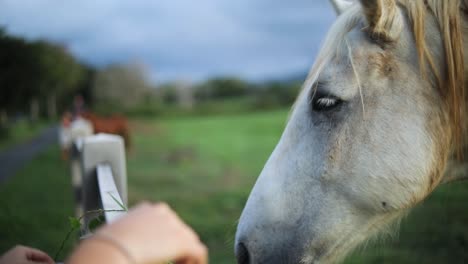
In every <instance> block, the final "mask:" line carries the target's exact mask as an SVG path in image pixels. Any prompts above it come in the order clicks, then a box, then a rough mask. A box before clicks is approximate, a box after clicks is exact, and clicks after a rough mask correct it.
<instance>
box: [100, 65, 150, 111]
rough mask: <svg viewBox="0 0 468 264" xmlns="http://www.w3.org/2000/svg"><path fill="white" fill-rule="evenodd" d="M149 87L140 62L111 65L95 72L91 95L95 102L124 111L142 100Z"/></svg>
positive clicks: (146, 94) (148, 91)
mask: <svg viewBox="0 0 468 264" xmlns="http://www.w3.org/2000/svg"><path fill="white" fill-rule="evenodd" d="M150 89H151V86H150V85H149V83H148V81H147V79H146V71H145V68H144V67H143V66H142V65H141V64H136V63H133V64H127V65H111V66H109V67H107V68H105V69H103V70H101V71H99V72H97V74H96V78H95V81H94V84H93V97H94V100H95V103H97V104H101V105H106V106H108V107H111V108H116V109H117V108H119V109H120V110H124V111H125V110H129V109H131V108H132V107H136V106H137V105H138V104H141V103H142V102H144V101H145V98H146V97H147V96H149V94H151V92H150Z"/></svg>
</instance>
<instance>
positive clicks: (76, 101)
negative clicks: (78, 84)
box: [72, 94, 86, 119]
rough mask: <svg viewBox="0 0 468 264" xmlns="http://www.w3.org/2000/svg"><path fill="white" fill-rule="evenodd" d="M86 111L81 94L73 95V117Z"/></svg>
mask: <svg viewBox="0 0 468 264" xmlns="http://www.w3.org/2000/svg"><path fill="white" fill-rule="evenodd" d="M85 111H86V105H85V101H84V98H83V96H81V95H80V94H78V95H75V97H74V98H73V106H72V114H73V119H75V118H77V117H79V116H81V114H82V113H84V112H85Z"/></svg>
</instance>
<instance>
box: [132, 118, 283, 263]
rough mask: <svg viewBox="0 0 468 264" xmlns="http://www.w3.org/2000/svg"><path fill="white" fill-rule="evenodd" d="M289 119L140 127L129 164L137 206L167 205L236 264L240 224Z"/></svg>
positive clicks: (217, 255) (214, 255)
mask: <svg viewBox="0 0 468 264" xmlns="http://www.w3.org/2000/svg"><path fill="white" fill-rule="evenodd" d="M286 116H287V112H286V111H278V112H270V113H261V114H248V115H233V116H229V117H226V116H216V117H203V118H202V117H198V118H183V119H169V120H163V121H154V120H148V121H140V122H138V124H137V126H136V128H137V131H140V132H139V133H137V134H136V135H135V137H134V140H135V145H136V146H135V152H134V153H133V154H132V155H130V157H129V160H128V170H129V175H130V176H129V195H130V201H131V202H132V203H135V202H136V201H139V200H145V199H146V200H152V201H166V202H168V203H169V204H170V205H171V206H173V207H174V209H175V210H176V211H177V212H178V213H179V214H180V215H181V217H182V218H183V219H184V220H186V221H187V222H188V223H189V224H190V225H192V226H193V227H194V228H195V230H196V231H197V232H198V233H199V234H200V236H201V239H202V240H203V241H204V242H205V243H206V244H207V245H208V247H209V248H210V257H211V263H233V260H234V256H233V253H232V252H233V237H234V233H235V227H236V221H237V219H238V217H239V215H240V211H241V209H242V207H243V205H244V203H245V200H246V197H247V196H248V193H249V192H250V188H251V187H252V186H253V183H254V182H255V179H256V177H257V175H258V173H259V172H260V171H261V169H262V167H263V164H264V163H265V161H266V159H267V158H268V156H269V154H270V152H271V151H272V149H273V147H274V146H275V144H276V142H277V141H278V139H279V136H280V132H281V130H282V129H283V126H284V122H285V119H286Z"/></svg>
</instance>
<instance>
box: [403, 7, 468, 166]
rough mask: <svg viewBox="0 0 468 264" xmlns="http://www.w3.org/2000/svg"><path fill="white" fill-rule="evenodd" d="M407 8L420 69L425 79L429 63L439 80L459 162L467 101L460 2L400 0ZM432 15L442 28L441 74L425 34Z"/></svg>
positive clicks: (438, 84) (463, 138)
mask: <svg viewBox="0 0 468 264" xmlns="http://www.w3.org/2000/svg"><path fill="white" fill-rule="evenodd" d="M399 3H400V4H401V5H402V6H403V7H405V8H406V10H407V13H408V16H409V17H408V18H409V20H410V22H411V23H412V24H413V25H412V26H413V35H414V39H415V42H416V48H417V50H418V57H419V66H420V70H421V73H422V74H423V77H425V72H426V68H425V67H426V64H428V65H429V67H430V70H431V72H432V73H433V75H434V76H435V78H436V81H437V86H438V89H439V92H440V94H441V96H442V97H443V98H444V100H445V103H446V104H447V107H448V111H449V116H450V122H451V128H452V137H453V146H455V154H456V156H457V158H458V159H462V158H463V157H462V155H463V153H462V150H463V147H464V144H465V143H466V142H465V141H466V138H465V132H466V131H465V130H466V126H467V123H468V121H467V116H466V110H467V108H466V107H467V101H468V98H467V97H466V92H465V89H466V88H465V62H464V46H463V28H462V27H463V20H462V17H461V1H460V0H449V1H447V0H399ZM428 15H433V17H434V18H435V20H436V21H437V23H438V25H439V30H440V32H441V39H442V42H443V44H444V55H445V65H446V67H445V69H444V70H445V72H440V71H439V70H438V67H437V66H436V65H435V63H434V58H433V56H432V54H431V52H430V50H429V48H428V43H427V42H426V34H425V18H426V16H428Z"/></svg>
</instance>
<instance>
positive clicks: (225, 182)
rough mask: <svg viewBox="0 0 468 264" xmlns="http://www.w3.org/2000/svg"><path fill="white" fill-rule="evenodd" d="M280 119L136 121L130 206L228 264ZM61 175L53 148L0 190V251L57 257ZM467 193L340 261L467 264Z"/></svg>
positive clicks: (63, 204)
mask: <svg viewBox="0 0 468 264" xmlns="http://www.w3.org/2000/svg"><path fill="white" fill-rule="evenodd" d="M286 117H287V110H284V111H276V112H266V113H256V114H243V115H230V116H215V117H213V116H212V117H191V118H170V119H161V120H159V119H147V120H136V121H134V122H132V125H133V131H134V133H133V141H134V149H133V151H132V152H131V153H130V154H129V156H128V171H129V198H130V203H131V204H135V203H136V202H138V201H140V200H150V201H166V202H168V203H169V204H170V205H171V206H172V207H173V208H174V209H175V210H176V211H177V212H178V213H179V214H180V215H181V217H182V218H183V219H184V220H185V221H187V222H188V223H189V224H190V225H191V226H193V227H194V229H195V230H196V231H197V232H198V233H199V234H200V236H201V239H202V240H203V241H204V242H205V243H206V244H207V245H208V247H209V249H210V263H215V264H218V263H219V264H223V263H234V262H235V261H234V256H233V253H232V252H233V237H234V233H235V227H236V224H237V222H236V221H237V219H238V217H239V216H240V212H241V210H242V207H243V206H244V203H245V201H246V199H247V196H248V194H249V192H250V189H251V187H252V186H253V184H254V182H255V179H256V177H257V176H258V174H259V172H260V171H261V169H262V167H263V165H264V163H265V161H266V159H267V158H268V156H269V154H270V153H271V151H272V150H273V148H274V146H275V144H276V142H277V141H278V139H279V137H280V134H281V132H282V130H283V127H284V122H285V120H286ZM67 177H68V170H67V168H66V166H65V165H63V164H61V163H60V162H59V157H58V149H56V148H53V149H51V150H49V151H47V152H46V153H44V154H43V155H41V156H40V157H39V158H38V159H37V160H35V161H33V162H32V163H31V164H29V166H27V167H26V168H25V169H24V170H23V171H22V172H20V173H19V175H17V176H16V177H14V178H12V179H11V180H9V181H8V182H7V183H6V184H5V185H3V186H0V250H5V249H6V248H7V247H9V246H12V245H13V244H14V243H19V242H21V243H25V244H30V245H33V246H37V247H39V248H43V249H45V250H46V251H48V252H50V253H51V254H53V252H54V251H55V250H56V248H57V247H58V245H59V243H60V240H61V239H62V238H63V236H64V235H65V233H66V231H67V230H68V220H67V218H68V216H69V215H71V214H72V205H71V201H72V200H71V199H72V196H71V188H70V184H69V182H68V180H69V179H68V178H67ZM467 187H468V184H467V183H464V184H461V183H456V184H451V185H447V186H443V187H441V188H439V190H438V191H437V192H435V193H434V194H433V195H432V196H431V197H430V198H429V199H428V200H427V201H426V202H425V203H424V204H423V205H421V206H418V208H416V209H415V210H414V211H413V212H412V213H411V214H410V215H409V217H407V218H406V219H405V220H404V221H403V222H402V224H401V231H400V232H399V235H398V236H397V237H396V238H394V239H392V240H388V241H385V242H384V243H379V244H377V245H371V246H368V247H367V248H366V249H365V250H363V251H362V252H360V253H359V252H358V253H356V254H354V255H352V256H351V257H350V258H348V260H347V261H346V263H467V262H468V225H467V223H468V205H467V203H466V201H468V190H467ZM71 246H72V245H71V244H69V245H67V250H69V249H70V248H71Z"/></svg>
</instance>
